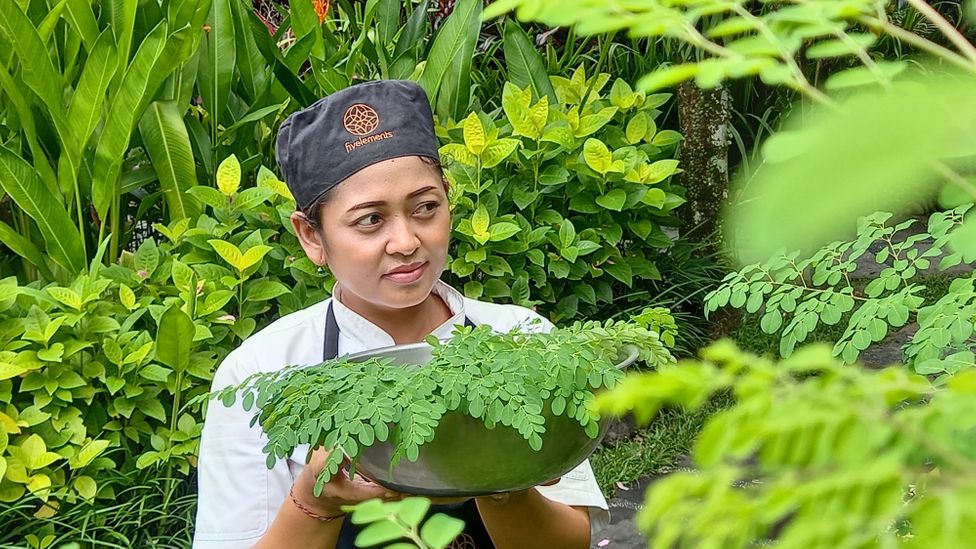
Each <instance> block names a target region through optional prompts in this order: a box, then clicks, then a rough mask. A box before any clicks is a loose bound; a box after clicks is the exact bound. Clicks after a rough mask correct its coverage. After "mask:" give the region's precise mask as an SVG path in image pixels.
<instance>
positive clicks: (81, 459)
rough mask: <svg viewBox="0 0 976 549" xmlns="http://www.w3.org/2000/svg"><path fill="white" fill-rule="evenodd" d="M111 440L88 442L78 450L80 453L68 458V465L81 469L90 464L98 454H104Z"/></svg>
mask: <svg viewBox="0 0 976 549" xmlns="http://www.w3.org/2000/svg"><path fill="white" fill-rule="evenodd" d="M110 444H111V442H109V441H107V440H92V441H89V442H88V443H86V444H85V445H84V446H82V447H81V449H80V450H78V453H77V454H76V455H75V456H74V457H73V458H71V459H70V460H68V465H69V466H70V467H71V468H72V469H81V468H82V467H85V466H86V465H88V464H90V463H91V462H92V461H94V460H95V458H97V457H98V456H100V455H102V452H104V451H105V450H106V449H107V448H108V447H109V445H110Z"/></svg>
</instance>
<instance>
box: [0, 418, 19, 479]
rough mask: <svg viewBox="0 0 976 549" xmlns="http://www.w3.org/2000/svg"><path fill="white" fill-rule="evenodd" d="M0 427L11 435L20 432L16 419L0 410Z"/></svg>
mask: <svg viewBox="0 0 976 549" xmlns="http://www.w3.org/2000/svg"><path fill="white" fill-rule="evenodd" d="M0 429H2V430H3V431H4V432H5V433H8V434H11V435H16V434H17V433H19V432H20V427H19V426H18V425H17V421H16V420H14V418H12V417H10V416H8V415H7V414H5V413H3V412H0ZM0 476H3V475H0Z"/></svg>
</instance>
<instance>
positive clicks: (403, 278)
mask: <svg viewBox="0 0 976 549" xmlns="http://www.w3.org/2000/svg"><path fill="white" fill-rule="evenodd" d="M405 267H406V268H410V267H412V265H406V266H405ZM425 270H427V262H426V261H425V262H423V263H418V264H417V265H416V267H414V268H413V269H411V270H409V271H405V270H403V268H402V267H398V268H397V269H396V272H389V273H386V274H385V275H383V276H384V277H385V278H388V279H390V280H392V281H393V282H396V283H398V284H410V283H412V282H416V281H418V280H420V277H422V276H424V271H425Z"/></svg>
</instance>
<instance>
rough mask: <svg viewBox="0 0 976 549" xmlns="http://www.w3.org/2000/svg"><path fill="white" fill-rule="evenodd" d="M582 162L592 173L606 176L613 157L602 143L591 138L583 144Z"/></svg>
mask: <svg viewBox="0 0 976 549" xmlns="http://www.w3.org/2000/svg"><path fill="white" fill-rule="evenodd" d="M583 160H584V161H585V162H586V165H587V166H589V167H590V168H592V169H593V171H595V172H597V173H599V174H600V175H606V174H607V172H609V171H610V164H611V162H612V161H613V155H611V154H610V149H608V148H607V146H606V145H605V144H604V143H603V141H600V140H599V139H594V138H592V137H591V138H589V139H587V140H586V142H584V143H583Z"/></svg>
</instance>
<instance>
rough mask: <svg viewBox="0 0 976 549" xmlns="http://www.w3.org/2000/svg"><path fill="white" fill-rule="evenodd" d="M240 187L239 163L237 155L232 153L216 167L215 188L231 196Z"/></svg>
mask: <svg viewBox="0 0 976 549" xmlns="http://www.w3.org/2000/svg"><path fill="white" fill-rule="evenodd" d="M240 187H241V163H240V162H238V161H237V155H236V154H232V155H230V156H228V157H227V158H225V159H223V161H221V162H220V165H219V166H218V167H217V188H218V189H220V192H221V193H222V194H223V195H224V196H226V197H228V198H229V197H231V196H233V195H234V193H236V192H237V189H239V188H240Z"/></svg>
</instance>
